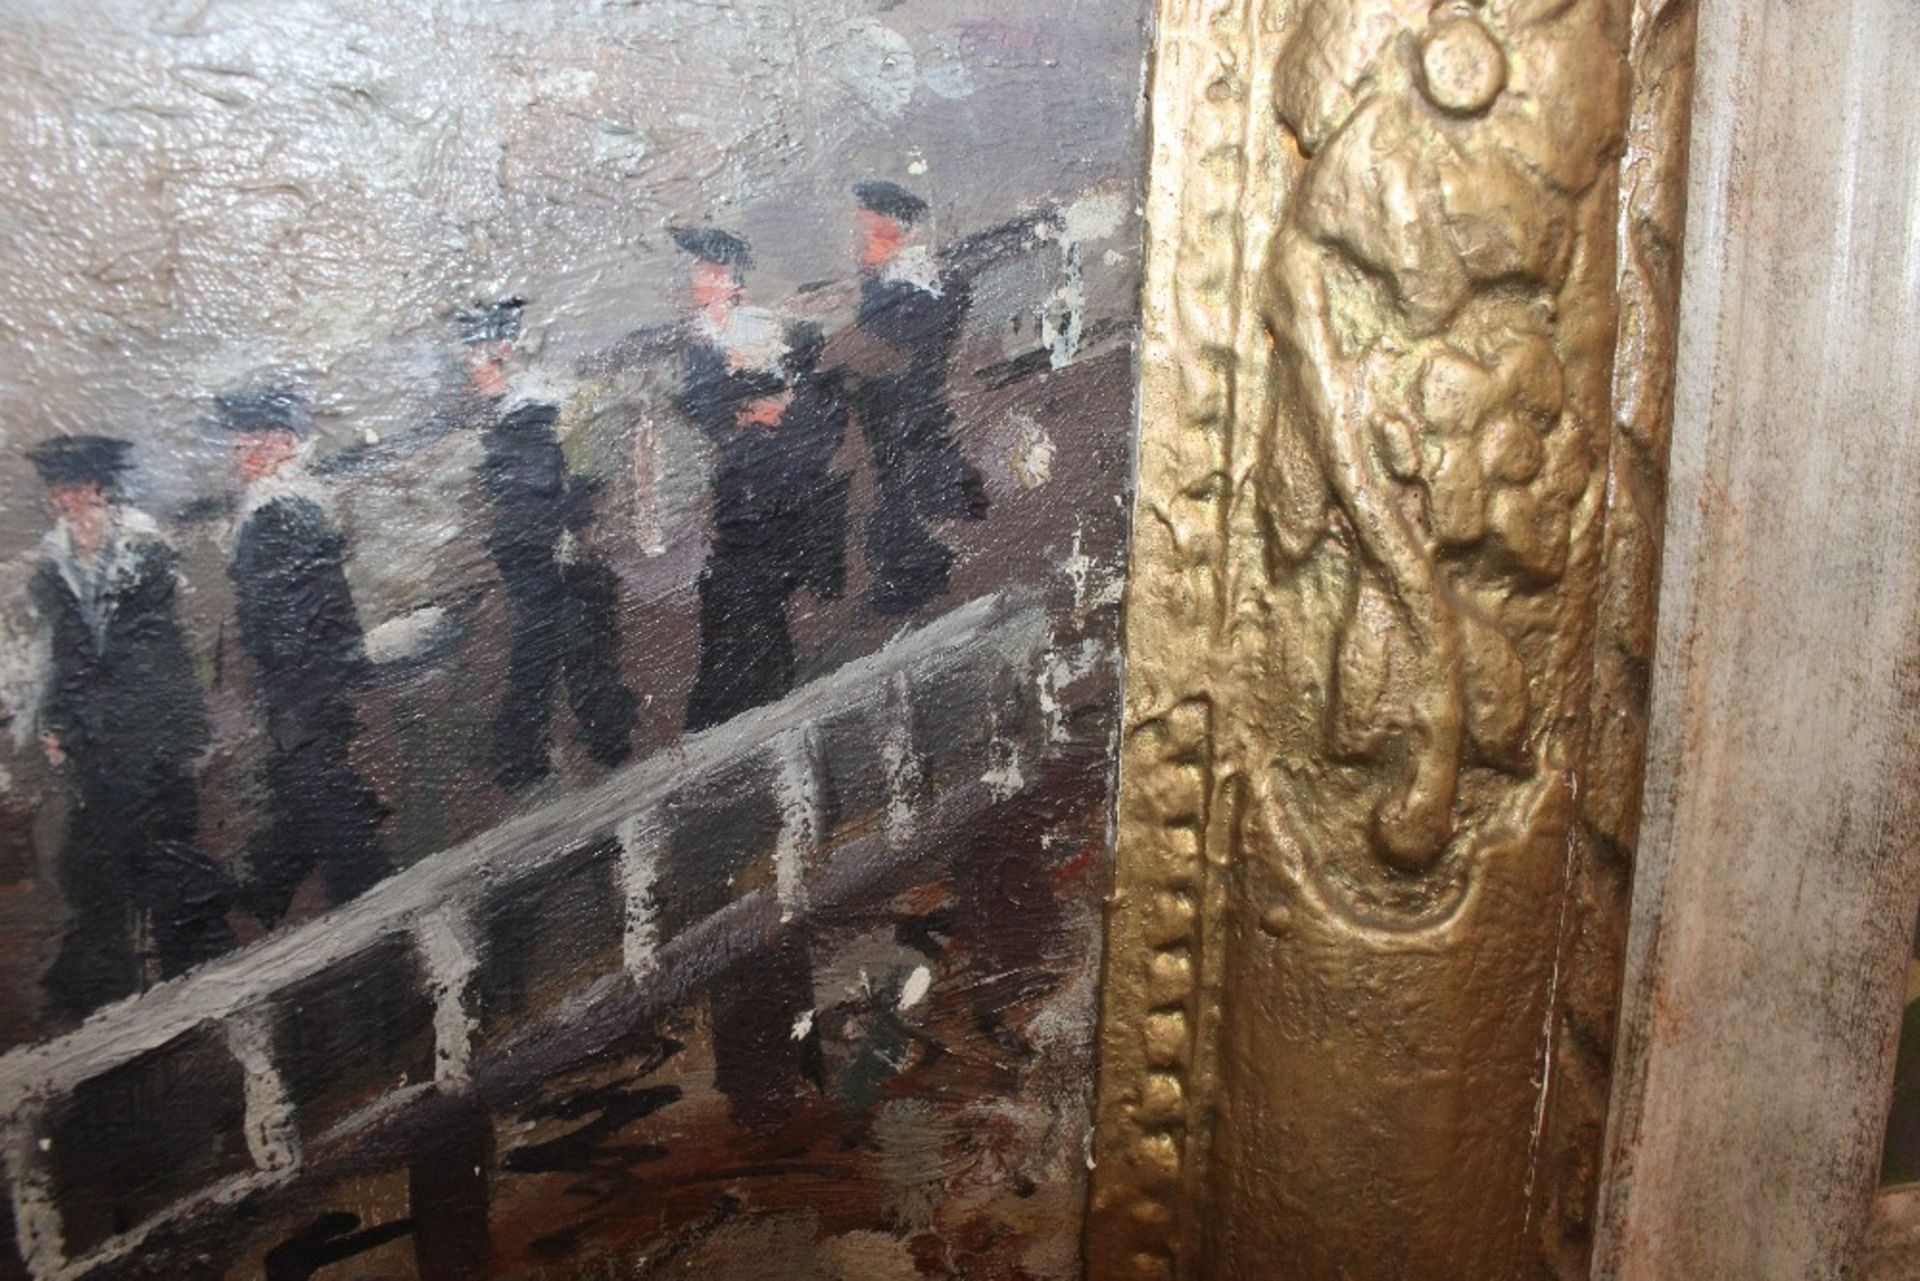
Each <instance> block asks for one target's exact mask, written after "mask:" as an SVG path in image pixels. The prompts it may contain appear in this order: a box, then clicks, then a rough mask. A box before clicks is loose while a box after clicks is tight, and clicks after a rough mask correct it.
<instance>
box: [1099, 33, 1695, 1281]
mask: <svg viewBox="0 0 1920 1281" xmlns="http://www.w3.org/2000/svg"><path fill="white" fill-rule="evenodd" d="M1158 22H1159V30H1158V33H1157V38H1156V66H1155V69H1154V75H1153V144H1152V178H1151V188H1152V189H1151V193H1150V197H1149V206H1148V224H1149V229H1150V232H1149V246H1150V248H1149V257H1148V263H1147V282H1146V295H1145V308H1144V333H1143V349H1142V384H1141V414H1142V416H1141V446H1140V456H1139V492H1138V499H1137V507H1136V513H1135V520H1134V529H1135V535H1134V548H1133V560H1132V570H1131V579H1130V584H1129V589H1128V590H1129V594H1128V604H1127V623H1126V633H1127V634H1126V649H1127V661H1128V677H1127V710H1126V725H1125V730H1124V742H1123V748H1122V756H1121V788H1120V799H1119V818H1118V833H1119V866H1118V877H1117V885H1116V891H1115V896H1114V900H1113V905H1112V909H1111V915H1110V921H1109V945H1108V946H1109V952H1108V960H1107V972H1106V989H1105V1006H1104V1020H1103V1031H1102V1042H1101V1055H1102V1058H1101V1104H1100V1117H1099V1128H1098V1134H1097V1143H1096V1153H1095V1156H1096V1171H1095V1193H1094V1207H1093V1214H1092V1218H1091V1227H1090V1230H1089V1241H1088V1257H1089V1275H1092V1276H1096V1277H1100V1278H1103V1281H1104V1279H1108V1278H1111V1279H1113V1281H1120V1279H1122V1278H1150V1277H1164V1278H1176V1277H1177V1278H1190V1279H1206V1281H1216V1279H1221V1281H1224V1279H1227V1278H1268V1277H1295V1276H1297V1277H1322V1276H1326V1277H1331V1276H1342V1277H1350V1278H1361V1277H1383V1278H1384V1277H1407V1276H1422V1277H1463V1278H1464V1277H1476V1278H1478V1277H1486V1278H1492V1277H1502V1278H1506V1277H1535V1276H1541V1277H1544V1276H1559V1277H1573V1276H1579V1275H1584V1274H1585V1271H1586V1268H1587V1260H1588V1258H1589V1256H1590V1253H1591V1248H1592V1233H1593V1215H1594V1206H1595V1201H1596V1196H1597V1190H1598V1178H1599V1169H1600V1164H1601V1158H1602V1150H1603V1146H1604V1138H1605V1130H1606V1121H1607V1103H1608V1094H1609V1087H1610V1081H1611V1064H1612V1056H1613V1036H1614V1023H1615V1015H1616V1012H1617V1009H1618V1003H1619V990H1620V976H1621V969H1622V957H1623V954H1624V949H1625V940H1626V927H1627V915H1628V907H1629V900H1630V892H1631V879H1632V877H1631V870H1632V859H1633V850H1634V844H1635V839H1636V825H1637V821H1638V814H1639V800H1640V792H1641V772H1640V771H1641V763H1642V759H1643V752H1644V741H1645V715H1646V707H1647V692H1648V681H1649V669H1650V662H1651V654H1652V640H1653V623H1654V597H1655V592H1656V587H1657V583H1658V572H1659V561H1660V540H1661V529H1662V514H1663V510H1664V501H1665V470H1666V454H1667V443H1668V431H1669V417H1670V406H1671V402H1672V371H1673V363H1674V327H1675V315H1676V298H1677V290H1678V280H1679V248H1680V227H1681V222H1682V216H1683V203H1684V193H1685V185H1686V184H1685V177H1686V154H1685V153H1686V124H1687V115H1688V108H1689V105H1690V98H1691V72H1692V55H1693V38H1694V23H1695V18H1694V9H1693V4H1692V2H1691V0H1439V2H1438V3H1431V2H1430V0H1162V3H1161V5H1160V13H1159V16H1158Z"/></svg>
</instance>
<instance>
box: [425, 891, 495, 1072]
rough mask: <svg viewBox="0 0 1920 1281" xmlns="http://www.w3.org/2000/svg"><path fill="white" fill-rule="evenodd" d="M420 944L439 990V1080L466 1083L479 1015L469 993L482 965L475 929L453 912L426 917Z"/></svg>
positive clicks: (436, 1001) (435, 1013)
mask: <svg viewBox="0 0 1920 1281" xmlns="http://www.w3.org/2000/svg"><path fill="white" fill-rule="evenodd" d="M414 945H415V946H416V947H417V948H418V949H419V951H420V956H421V959H422V960H423V961H424V962H425V963H426V967H427V981H428V982H429V983H430V984H432V987H433V1050H434V1068H433V1078H434V1080H435V1081H437V1082H439V1083H440V1084H442V1085H464V1084H466V1082H467V1080H468V1079H469V1076H470V1071H471V1068H472V1062H473V1024H474V1019H473V1016H472V1015H471V1014H470V1013H469V1012H468V1011H467V990H468V988H469V987H471V986H472V983H473V976H474V973H475V972H476V971H477V970H478V969H479V967H480V956H479V951H478V949H477V948H476V947H475V946H474V942H473V930H472V927H471V925H470V924H469V922H468V921H467V919H466V917H465V916H464V915H462V914H460V913H457V912H455V911H453V910H448V911H444V912H436V913H434V914H432V915H431V916H427V917H423V918H422V919H421V921H420V924H419V927H418V929H417V930H416V932H415V935H414Z"/></svg>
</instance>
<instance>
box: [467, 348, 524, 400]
mask: <svg viewBox="0 0 1920 1281" xmlns="http://www.w3.org/2000/svg"><path fill="white" fill-rule="evenodd" d="M466 354H467V379H468V381H469V382H470V383H472V385H473V389H474V390H475V391H477V392H479V393H480V394H481V395H482V396H504V395H506V394H507V362H508V361H510V360H512V359H513V344H512V343H511V342H508V341H506V340H505V339H500V340H497V341H494V342H476V343H468V344H467V346H466Z"/></svg>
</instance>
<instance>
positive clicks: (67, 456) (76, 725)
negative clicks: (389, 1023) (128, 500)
mask: <svg viewBox="0 0 1920 1281" xmlns="http://www.w3.org/2000/svg"><path fill="white" fill-rule="evenodd" d="M131 452H132V446H131V445H129V444H128V443H127V442H126V441H122V440H114V439H110V438H108V437H103V436H73V437H62V438H57V439H54V440H51V441H48V442H47V443H45V444H43V445H40V446H38V447H36V448H35V449H33V450H32V451H30V452H29V455H28V457H29V459H30V460H31V461H32V462H33V464H34V466H35V467H36V468H37V469H38V470H39V472H40V476H41V479H42V481H43V482H44V483H45V485H46V487H47V496H48V501H49V504H50V506H51V507H52V508H53V510H54V511H55V513H56V521H55V525H54V528H53V530H52V531H51V532H50V533H49V534H48V535H47V539H46V542H45V543H44V545H43V558H42V560H41V561H40V564H39V565H38V567H37V568H36V570H35V572H34V575H33V580H32V585H31V588H30V600H31V604H32V608H33V611H34V614H35V616H36V621H37V623H38V625H39V627H40V630H41V642H42V644H43V646H44V648H45V652H46V654H47V670H46V672H45V684H44V686H43V689H44V693H43V695H42V698H41V701H40V705H39V708H38V719H39V730H40V735H41V741H42V743H43V745H44V746H45V748H46V751H47V756H48V758H49V759H50V760H51V761H52V762H54V763H55V764H56V765H58V766H62V767H64V769H65V772H66V775H67V779H68V786H69V789H70V793H69V794H70V805H69V810H68V819H67V832H66V844H65V848H64V850H63V851H62V855H61V860H60V881H61V886H62V889H63V890H64V891H65V894H66V898H67V904H68V907H69V910H70V911H71V913H72V918H71V920H70V921H69V923H68V926H67V931H66V935H65V937H64V938H63V940H62V942H61V947H60V952H59V955H58V956H57V957H56V958H55V959H54V962H53V965H52V967H51V968H50V969H49V970H48V972H47V975H46V979H45V983H46V989H47V996H48V1002H49V1006H50V1010H51V1013H52V1014H53V1015H54V1016H55V1017H57V1018H64V1019H79V1018H83V1017H85V1016H86V1015H87V1014H89V1013H91V1012H92V1011H93V1010H94V1009H96V1008H97V1007H99V1006H101V1005H104V1004H106V1003H107V1002H109V1001H112V1000H115V999H117V998H119V997H123V996H128V995H131V994H132V993H134V992H136V991H138V990H139V989H140V988H141V987H142V986H143V983H144V982H145V980H146V979H147V977H148V975H147V973H146V960H147V959H148V958H143V957H142V955H141V951H140V946H139V940H140V939H141V938H142V937H143V936H144V939H145V941H146V943H147V945H148V947H150V949H151V952H152V956H151V958H150V959H151V961H152V963H153V965H154V966H155V968H157V970H158V973H159V977H160V978H163V979H164V978H171V977H173V976H174V975H176V974H179V973H181V972H183V971H184V970H186V969H187V968H188V967H190V966H192V965H194V964H196V963H198V962H200V961H203V960H207V959H210V958H211V957H214V956H217V955H219V954H220V953H221V952H224V951H226V950H227V949H228V948H230V947H232V946H233V942H234V939H233V934H232V931H231V930H230V929H229V928H228V926H227V921H226V904H227V898H228V894H229V886H228V884H227V879H226V877H225V876H224V875H223V874H222V873H221V872H220V870H219V869H218V867H217V866H215V865H214V864H213V863H212V862H211V861H210V860H209V859H208V858H207V857H206V856H205V855H203V854H202V853H201V852H200V851H199V850H198V849H197V848H196V846H195V840H196V838H197V835H198V828H199V817H200V814H199V795H198V787H197V782H196V779H195V777H194V768H195V763H196V762H197V760H198V758H199V757H200V755H201V753H202V752H204V751H205V750H206V748H207V745H208V744H209V742H210V741H211V729H210V726H209V723H208V719H207V713H206V707H205V704H204V702H203V700H202V698H201V694H200V689H199V686H198V684H197V683H196V681H195V679H194V673H193V660H192V657H191V655H190V653H189V652H188V649H187V643H186V636H185V634H184V632H183V631H182V630H181V626H180V620H179V616H178V611H177V608H176V596H177V593H178V589H179V582H178V579H177V578H176V576H175V571H174V566H175V563H176V561H177V556H176V554H175V552H174V550H173V548H172V547H170V546H169V545H168V544H167V543H166V541H165V540H164V539H163V538H162V537H161V536H160V532H159V529H158V527H157V526H156V525H155V524H154V523H153V521H152V520H151V519H149V518H148V517H147V516H145V515H144V514H142V513H140V512H137V511H134V510H132V509H131V508H128V507H127V506H125V505H124V503H123V502H122V500H121V497H120V477H121V474H122V472H124V471H125V469H126V467H127V465H128V461H129V455H130V454H131Z"/></svg>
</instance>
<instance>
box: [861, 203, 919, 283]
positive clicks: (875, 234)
mask: <svg viewBox="0 0 1920 1281" xmlns="http://www.w3.org/2000/svg"><path fill="white" fill-rule="evenodd" d="M853 225H854V227H855V228H856V229H858V231H859V232H860V265H861V266H862V267H865V268H866V269H867V270H869V271H873V270H876V269H878V268H881V267H884V266H886V265H887V264H888V263H890V262H892V261H893V260H894V259H895V258H897V257H898V256H899V255H900V250H901V249H902V248H904V247H905V246H906V243H907V229H906V228H905V227H902V226H901V225H900V224H899V223H897V222H895V221H894V220H893V219H891V218H889V217H887V216H886V215H885V214H877V213H875V212H873V210H871V209H861V210H858V211H856V212H855V213H854V215H853Z"/></svg>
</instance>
